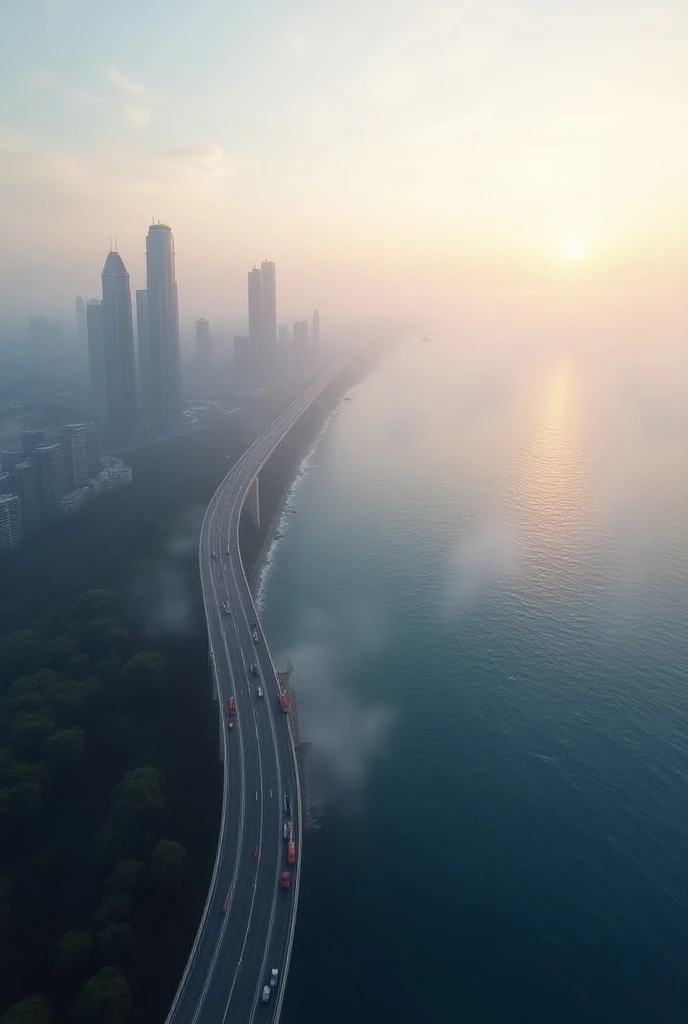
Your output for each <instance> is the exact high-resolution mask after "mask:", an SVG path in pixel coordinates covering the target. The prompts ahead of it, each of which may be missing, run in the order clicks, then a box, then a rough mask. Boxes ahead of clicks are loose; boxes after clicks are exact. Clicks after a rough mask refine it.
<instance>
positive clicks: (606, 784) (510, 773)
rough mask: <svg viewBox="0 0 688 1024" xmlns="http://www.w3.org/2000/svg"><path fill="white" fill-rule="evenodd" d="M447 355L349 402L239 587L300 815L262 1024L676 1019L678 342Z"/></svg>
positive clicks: (683, 440) (685, 759)
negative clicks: (288, 954) (250, 586)
mask: <svg viewBox="0 0 688 1024" xmlns="http://www.w3.org/2000/svg"><path fill="white" fill-rule="evenodd" d="M473 342H474V340H473V339H470V338H462V337H461V336H460V335H459V334H458V332H457V334H456V335H455V336H443V337H441V338H439V337H438V338H437V339H436V340H435V341H434V342H433V343H432V344H426V345H421V344H420V343H419V342H414V343H412V344H409V345H406V346H404V347H402V348H401V349H399V350H398V351H397V352H395V353H394V354H393V355H392V356H391V357H389V358H388V359H386V360H385V362H384V363H383V365H382V366H380V367H379V368H378V370H377V371H375V372H374V373H373V374H372V375H371V377H370V378H369V379H368V380H366V381H364V382H363V383H362V384H360V385H359V386H358V387H357V388H356V389H354V391H353V392H352V393H351V395H350V397H351V399H352V400H351V401H350V402H346V403H343V404H342V406H341V407H340V409H339V410H338V413H337V415H336V416H335V417H334V418H333V419H332V421H331V422H330V424H329V426H328V429H327V430H326V432H325V433H324V435H323V436H322V437H321V439H320V441H319V443H318V445H317V446H316V448H315V451H314V452H313V453H312V454H311V457H310V460H309V468H308V471H307V472H306V473H305V474H304V475H303V477H302V479H301V480H300V482H299V485H298V487H297V488H296V489H295V490H294V492H293V493H292V495H291V497H290V501H291V503H292V505H293V508H295V509H296V510H297V512H296V514H292V515H289V516H286V517H285V518H284V525H283V528H282V532H283V536H282V538H281V539H280V540H278V542H277V543H276V545H275V547H274V548H273V551H272V557H271V562H270V567H269V570H268V572H267V574H266V576H265V578H264V581H263V594H262V597H263V601H264V607H265V621H266V628H267V635H268V637H269V640H270V643H271V646H272V649H273V651H274V653H275V655H276V656H277V658H278V660H280V661H284V660H286V659H289V660H290V661H291V662H292V664H293V665H294V674H293V681H294V684H295V686H296V688H297V692H298V698H299V714H300V719H301V722H302V734H304V738H306V739H309V740H310V741H311V742H312V743H313V750H312V751H311V753H309V758H310V761H309V788H310V789H311V790H312V792H313V794H314V796H315V799H316V801H317V802H318V806H317V808H316V813H317V818H318V824H319V826H320V827H319V828H318V829H316V830H315V831H314V832H313V833H311V835H310V836H309V837H308V839H307V842H306V844H305V848H304V874H303V876H302V877H303V882H304V885H303V888H302V896H301V904H300V912H299V922H298V928H297V935H296V943H295V950H294V959H293V965H292V972H291V974H290V984H289V991H288V997H287V1004H286V1009H285V1024H291V1022H296V1021H298V1020H303V1019H309V1020H310V1019H313V1020H318V1019H327V1020H328V1021H330V1022H333V1024H349V1022H350V1021H352V1020H360V1021H363V1022H371V1024H372V1022H375V1024H377V1022H379V1021H388V1020H389V1021H391V1020H394V1021H408V1022H417V1021H421V1020H460V1019H465V1020H471V1021H481V1022H482V1021H487V1022H494V1024H503V1022H507V1021H508V1022H511V1021H513V1022H519V1024H520V1022H523V1021H527V1022H529V1024H533V1022H538V1024H539V1022H542V1024H545V1022H547V1024H550V1022H552V1021H557V1022H566V1024H569V1022H570V1024H578V1022H580V1021H581V1020H586V1021H599V1022H603V1021H604V1022H605V1024H607V1022H608V1021H610V1020H615V1021H616V1020H623V1021H624V1022H629V1021H631V1022H637V1024H646V1022H647V1021H653V1022H654V1021H657V1022H664V1021H667V1022H669V1021H671V1022H674V1021H675V1022H678V1021H682V1020H684V1019H686V1016H688V983H687V982H686V976H685V970H684V965H683V951H684V949H685V948H686V944H687V943H688V924H686V922H687V921H688V902H687V900H688V897H687V896H686V893H687V892H688V868H686V864H688V830H687V828H686V824H685V823H686V821H688V785H687V783H688V690H687V689H686V685H685V684H686V679H688V642H687V640H686V632H685V621H686V613H687V612H688V521H687V520H688V517H687V516H686V509H687V508H688V472H687V471H686V468H687V467H688V430H687V424H686V418H685V409H686V408H687V407H688V404H687V402H688V393H687V392H688V375H686V373H685V372H684V371H685V369H686V368H687V367H686V356H685V352H683V350H682V349H681V347H680V345H677V344H672V342H671V340H670V339H664V338H662V337H659V338H658V339H657V340H656V343H655V345H654V348H653V350H652V352H651V353H650V352H649V350H648V349H647V347H642V346H638V345H637V344H634V343H633V342H632V340H629V341H628V343H627V344H624V343H623V339H621V338H617V337H612V338H610V339H609V340H606V341H605V339H604V336H601V337H600V338H598V339H597V341H596V343H595V344H593V343H592V341H591V340H589V339H586V340H585V342H584V343H581V344H580V345H578V346H576V345H573V344H571V342H570V339H569V341H567V342H566V343H565V344H557V343H555V342H549V343H548V344H543V343H542V342H538V341H535V342H533V343H532V344H530V343H528V342H527V341H524V340H523V339H521V340H518V341H515V342H514V343H513V344H512V345H509V344H508V343H507V342H506V341H505V342H503V343H500V344H496V343H494V344H485V345H483V346H476V345H475V344H474V343H473ZM309 732H310V735H308V733H309ZM334 979H337V984H336V991H337V997H336V999H333V997H332V992H333V984H334V983H335V982H334ZM340 981H341V984H340V983H339V982H340Z"/></svg>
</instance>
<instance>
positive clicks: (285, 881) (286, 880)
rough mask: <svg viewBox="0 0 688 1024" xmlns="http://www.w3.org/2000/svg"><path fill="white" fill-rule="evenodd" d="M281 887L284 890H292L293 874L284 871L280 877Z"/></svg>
mask: <svg viewBox="0 0 688 1024" xmlns="http://www.w3.org/2000/svg"><path fill="white" fill-rule="evenodd" d="M280 885H281V886H282V888H283V889H289V888H291V872H290V871H283V872H282V874H281V876H280Z"/></svg>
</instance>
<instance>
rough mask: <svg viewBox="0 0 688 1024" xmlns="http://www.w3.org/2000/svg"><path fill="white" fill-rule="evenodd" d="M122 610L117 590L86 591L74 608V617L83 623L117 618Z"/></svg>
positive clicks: (77, 600)
mask: <svg viewBox="0 0 688 1024" xmlns="http://www.w3.org/2000/svg"><path fill="white" fill-rule="evenodd" d="M119 608H120V599H119V594H118V593H117V591H116V590H86V591H85V592H84V593H83V594H81V595H80V596H79V597H78V598H77V599H76V601H75V602H74V604H73V606H72V617H73V618H74V619H78V620H80V621H81V622H88V621H89V620H90V619H105V618H108V619H111V618H116V616H117V614H118V612H119Z"/></svg>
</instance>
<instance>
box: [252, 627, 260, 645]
mask: <svg viewBox="0 0 688 1024" xmlns="http://www.w3.org/2000/svg"><path fill="white" fill-rule="evenodd" d="M251 638H252V640H253V642H254V644H257V643H258V642H259V640H260V637H259V636H258V630H257V629H254V630H253V632H252V633H251Z"/></svg>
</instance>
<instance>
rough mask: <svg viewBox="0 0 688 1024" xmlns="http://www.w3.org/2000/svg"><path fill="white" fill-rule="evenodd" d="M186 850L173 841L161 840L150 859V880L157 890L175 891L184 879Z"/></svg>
mask: <svg viewBox="0 0 688 1024" xmlns="http://www.w3.org/2000/svg"><path fill="white" fill-rule="evenodd" d="M185 863H186V850H185V849H184V847H183V846H180V845H179V843H176V842H175V841H174V839H161V840H160V842H159V843H156V846H155V849H154V850H153V855H152V857H151V866H150V872H151V878H152V879H153V881H154V883H155V884H156V886H158V888H159V889H176V888H177V887H178V886H179V885H180V884H181V881H182V878H183V877H184V865H185Z"/></svg>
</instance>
